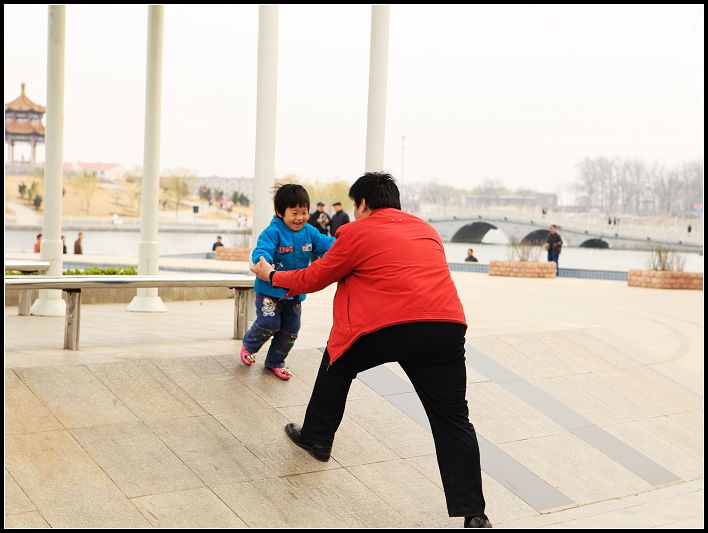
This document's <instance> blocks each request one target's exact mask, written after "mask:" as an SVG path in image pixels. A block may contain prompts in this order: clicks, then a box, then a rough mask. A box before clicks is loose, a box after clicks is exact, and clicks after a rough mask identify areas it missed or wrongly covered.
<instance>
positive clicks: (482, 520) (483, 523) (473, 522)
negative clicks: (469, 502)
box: [465, 514, 492, 527]
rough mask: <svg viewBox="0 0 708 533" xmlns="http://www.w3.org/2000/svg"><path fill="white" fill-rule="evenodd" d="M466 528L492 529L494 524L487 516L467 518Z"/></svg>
mask: <svg viewBox="0 0 708 533" xmlns="http://www.w3.org/2000/svg"><path fill="white" fill-rule="evenodd" d="M465 527H492V523H491V522H490V521H489V518H487V515H486V514H483V515H479V516H466V517H465Z"/></svg>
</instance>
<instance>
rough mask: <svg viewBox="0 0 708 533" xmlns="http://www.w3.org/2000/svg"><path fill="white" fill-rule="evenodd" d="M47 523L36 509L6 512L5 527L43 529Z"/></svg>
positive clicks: (46, 526)
mask: <svg viewBox="0 0 708 533" xmlns="http://www.w3.org/2000/svg"><path fill="white" fill-rule="evenodd" d="M48 527H49V524H47V521H46V520H45V519H44V518H42V515H41V514H39V513H38V512H37V511H29V512H26V513H17V514H6V515H5V529H40V528H41V529H45V528H48Z"/></svg>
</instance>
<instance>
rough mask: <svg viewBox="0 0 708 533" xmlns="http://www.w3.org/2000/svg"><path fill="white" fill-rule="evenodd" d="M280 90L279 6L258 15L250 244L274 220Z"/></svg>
mask: <svg viewBox="0 0 708 533" xmlns="http://www.w3.org/2000/svg"><path fill="white" fill-rule="evenodd" d="M277 89H278V6H260V9H259V14H258V101H257V105H256V165H255V172H254V178H255V179H254V180H253V181H254V183H253V230H252V232H251V244H252V246H255V244H256V241H257V240H258V235H260V233H261V231H263V230H264V229H265V227H266V226H268V224H269V223H270V219H271V218H272V216H273V197H272V190H273V185H274V184H275V115H276V107H277V96H278V94H277Z"/></svg>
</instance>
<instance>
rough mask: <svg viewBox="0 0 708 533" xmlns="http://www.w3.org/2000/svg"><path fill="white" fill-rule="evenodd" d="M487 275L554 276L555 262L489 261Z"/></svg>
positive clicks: (518, 276)
mask: <svg viewBox="0 0 708 533" xmlns="http://www.w3.org/2000/svg"><path fill="white" fill-rule="evenodd" d="M489 275H490V276H512V277H517V278H555V277H556V264H555V263H554V262H552V261H544V262H535V261H490V262H489Z"/></svg>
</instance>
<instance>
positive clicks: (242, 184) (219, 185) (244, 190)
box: [192, 176, 253, 201]
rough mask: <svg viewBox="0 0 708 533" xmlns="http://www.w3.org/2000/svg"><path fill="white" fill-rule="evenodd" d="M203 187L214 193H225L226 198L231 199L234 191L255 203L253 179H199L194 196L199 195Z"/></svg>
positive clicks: (212, 177)
mask: <svg viewBox="0 0 708 533" xmlns="http://www.w3.org/2000/svg"><path fill="white" fill-rule="evenodd" d="M201 187H206V188H208V189H212V190H213V191H224V198H231V196H232V195H233V193H234V191H238V192H240V193H241V194H245V195H246V197H247V198H248V199H249V200H251V201H253V178H245V177H241V178H220V177H218V176H211V177H208V178H197V179H196V180H195V184H194V190H193V191H192V194H194V195H197V194H199V189H200V188H201Z"/></svg>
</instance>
